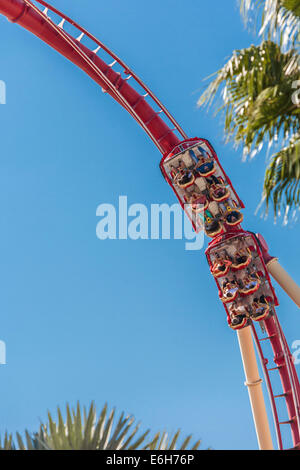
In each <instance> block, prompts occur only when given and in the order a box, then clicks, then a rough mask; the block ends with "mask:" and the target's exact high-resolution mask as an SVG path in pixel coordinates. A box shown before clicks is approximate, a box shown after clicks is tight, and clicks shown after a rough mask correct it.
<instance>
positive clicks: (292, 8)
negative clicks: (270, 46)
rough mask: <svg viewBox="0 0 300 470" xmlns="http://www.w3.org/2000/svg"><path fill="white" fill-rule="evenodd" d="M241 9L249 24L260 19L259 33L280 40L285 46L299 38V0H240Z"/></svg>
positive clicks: (245, 20)
mask: <svg viewBox="0 0 300 470" xmlns="http://www.w3.org/2000/svg"><path fill="white" fill-rule="evenodd" d="M240 10H241V14H242V17H243V19H244V22H245V23H246V24H247V25H249V24H250V25H251V24H253V23H255V25H256V23H257V22H258V21H260V22H261V26H260V29H259V35H261V36H262V37H264V38H267V37H268V38H272V39H274V40H275V41H276V40H278V41H279V42H280V44H281V45H282V47H283V48H287V47H289V46H290V45H291V44H292V45H294V44H295V42H296V41H297V39H299V29H300V4H299V0H240ZM255 29H256V26H255Z"/></svg>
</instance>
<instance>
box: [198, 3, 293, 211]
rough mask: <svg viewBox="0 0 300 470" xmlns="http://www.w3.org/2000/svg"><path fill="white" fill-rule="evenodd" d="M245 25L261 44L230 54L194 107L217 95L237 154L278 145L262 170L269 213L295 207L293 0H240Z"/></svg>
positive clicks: (226, 129)
mask: <svg viewBox="0 0 300 470" xmlns="http://www.w3.org/2000/svg"><path fill="white" fill-rule="evenodd" d="M240 6H241V13H242V16H243V18H244V20H245V22H246V24H253V23H254V22H255V23H256V22H258V21H259V22H261V28H260V30H259V33H258V34H259V36H260V37H261V41H262V42H261V44H259V45H251V46H250V47H249V48H247V49H241V50H236V51H234V52H233V54H232V57H231V58H230V59H229V60H228V62H227V63H226V64H225V65H224V67H222V68H221V69H220V70H218V71H217V72H216V73H215V74H214V76H215V77H214V79H213V80H212V81H211V83H210V84H209V86H208V87H207V89H206V90H205V91H204V93H203V94H202V95H201V97H200V99H199V101H198V104H199V106H202V105H208V106H209V105H210V104H211V103H212V102H213V100H214V99H215V98H216V95H217V93H218V92H220V95H221V96H220V99H221V106H220V107H219V108H218V109H217V112H224V114H225V125H224V128H225V134H226V136H227V141H228V140H233V141H234V143H235V145H236V146H239V145H243V146H244V149H243V156H244V158H247V157H248V156H249V155H250V157H253V156H254V155H256V154H257V153H258V152H260V151H261V149H262V147H263V145H264V144H267V145H268V149H270V147H271V146H272V145H274V144H276V145H279V143H280V145H281V148H280V149H279V150H278V151H277V152H275V153H274V154H273V155H272V156H271V158H270V162H269V164H268V166H267V169H266V174H265V181H264V187H263V200H264V201H265V203H266V211H267V209H268V206H269V205H270V203H272V205H273V208H274V213H275V216H276V215H280V214H281V211H282V209H284V210H285V215H286V216H288V214H289V212H291V209H294V210H295V209H296V210H298V209H299V208H300V188H299V178H300V124H299V113H300V100H299V90H297V88H298V89H300V80H299V79H300V75H299V72H300V56H299V49H298V48H297V46H298V45H299V44H298V40H299V38H300V29H299V26H300V4H299V0H258V1H257V0H256V1H254V0H240Z"/></svg>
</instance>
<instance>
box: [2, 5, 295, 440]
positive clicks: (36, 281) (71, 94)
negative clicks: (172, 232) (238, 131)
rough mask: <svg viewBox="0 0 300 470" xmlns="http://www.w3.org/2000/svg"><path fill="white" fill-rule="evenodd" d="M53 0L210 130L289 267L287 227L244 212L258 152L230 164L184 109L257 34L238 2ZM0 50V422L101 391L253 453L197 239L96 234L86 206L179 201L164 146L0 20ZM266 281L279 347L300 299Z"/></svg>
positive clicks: (27, 420)
mask: <svg viewBox="0 0 300 470" xmlns="http://www.w3.org/2000/svg"><path fill="white" fill-rule="evenodd" d="M53 5H54V6H56V7H57V8H59V9H61V10H62V11H64V12H65V13H66V14H68V15H69V16H71V17H72V18H73V19H74V20H76V21H78V22H79V23H80V24H82V25H83V26H84V27H86V28H87V29H89V30H90V31H91V32H92V33H93V34H95V35H96V36H98V37H99V39H101V40H102V41H103V42H104V43H106V44H107V45H108V46H109V47H111V49H112V50H113V51H115V52H116V53H117V54H118V55H119V56H120V57H121V58H122V59H123V60H124V61H125V62H127V63H128V64H129V65H130V66H132V67H133V68H134V69H135V71H136V73H137V74H139V75H140V76H141V78H142V79H143V80H144V81H145V82H146V83H147V84H148V85H149V86H150V88H151V89H152V90H153V91H154V92H155V93H156V94H157V95H158V97H159V98H161V100H162V101H163V103H164V104H165V105H166V106H167V107H168V108H169V110H170V111H171V112H172V113H173V114H174V115H175V116H176V118H177V120H178V121H179V122H180V124H181V125H182V126H183V128H184V129H185V130H186V132H187V133H188V134H189V136H191V137H194V136H200V137H205V138H207V139H208V140H210V141H211V142H212V144H213V146H214V147H215V149H216V151H217V153H218V155H219V158H220V160H221V161H222V164H223V166H224V168H225V171H227V172H228V174H229V175H230V178H231V179H232V182H233V184H234V185H235V188H236V190H237V191H238V193H239V195H240V197H241V198H242V199H243V201H244V203H245V205H246V209H245V222H244V224H243V226H244V228H247V229H249V230H251V231H256V232H260V233H262V234H263V235H264V236H265V238H266V239H267V241H268V243H269V245H270V251H271V253H272V254H276V255H277V256H279V258H280V260H281V262H282V264H283V265H284V267H286V269H287V270H288V271H289V273H290V274H291V275H292V276H293V277H294V278H295V279H299V268H298V260H299V227H298V226H297V225H294V226H287V227H283V226H281V225H280V224H277V225H274V224H273V220H272V218H271V217H270V218H269V219H268V220H263V219H261V218H259V217H258V216H255V214H254V212H255V209H256V207H257V205H258V203H259V201H260V195H261V186H262V181H263V175H264V168H265V162H266V155H265V153H264V152H262V153H261V154H260V155H259V156H258V157H256V158H255V159H254V160H252V161H251V162H249V163H242V161H241V151H240V150H238V151H236V150H234V149H233V148H232V146H231V145H225V144H224V135H223V130H222V125H221V123H220V119H219V117H214V116H213V113H207V112H206V111H205V110H202V109H200V110H199V109H197V106H196V101H197V98H198V96H199V93H200V92H201V90H203V89H204V86H205V85H204V83H203V78H204V77H207V76H208V75H209V74H211V73H212V72H214V71H215V70H217V69H218V68H219V67H220V66H221V65H222V64H223V63H224V61H225V60H226V57H228V56H229V55H230V54H231V52H232V50H233V49H238V48H242V47H247V46H248V45H250V44H251V43H253V42H255V41H256V38H255V37H254V36H252V35H251V34H249V33H248V32H247V31H246V30H245V29H244V27H243V25H242V21H241V19H240V15H239V11H238V7H237V3H236V0H230V1H226V2H223V1H221V0H218V1H217V2H199V1H198V2H196V1H193V2H192V1H185V2H183V1H182V0H181V1H179V0H177V1H176V0H175V1H174V0H172V1H171V0H164V1H163V2H162V1H159V0H153V1H152V2H151V6H149V2H145V1H142V2H141V1H138V0H128V1H127V2H124V1H121V0H115V1H114V2H106V4H104V3H103V2H99V1H96V0H85V1H84V2H83V1H82V0H72V1H70V0H53ZM0 57H1V62H0V79H1V80H4V81H5V82H6V85H7V104H6V105H5V106H3V105H1V106H0V120H1V121H0V122H1V143H0V148H1V171H0V187H1V191H0V195H1V214H0V218H1V246H2V253H1V269H0V283H1V296H0V311H1V323H0V339H1V340H3V341H5V342H6V345H7V365H5V366H1V368H0V377H1V379H0V381H1V387H0V402H1V407H0V432H1V434H2V435H3V432H4V431H5V430H6V429H7V430H9V431H11V432H15V431H16V430H19V431H23V430H24V429H25V428H28V429H29V430H30V431H34V430H36V429H37V427H38V425H39V420H40V419H42V420H43V419H45V418H46V412H47V410H48V409H49V410H50V411H51V412H53V413H55V409H56V406H57V405H60V406H64V404H65V403H66V402H67V401H68V402H70V403H71V404H72V405H75V403H76V401H77V400H80V402H81V403H82V404H85V405H88V404H89V403H90V401H91V400H95V402H96V404H97V407H98V409H100V407H101V406H102V405H103V404H104V402H105V401H107V402H108V404H109V406H110V407H112V406H116V407H117V409H118V410H119V411H121V410H125V411H127V412H129V413H133V414H134V415H135V416H136V418H137V419H138V420H141V421H142V423H143V426H144V428H145V427H150V428H151V429H152V430H153V431H157V430H167V431H170V432H172V431H175V429H177V428H178V427H180V428H181V429H182V431H183V434H188V433H192V434H193V435H194V437H195V439H198V438H200V439H202V443H203V444H202V447H203V448H205V447H208V446H212V447H213V448H216V449H255V448H257V443H256V437H255V432H254V427H253V424H252V417H251V411H250V405H249V402H248V395H247V390H246V389H245V387H244V386H243V382H244V376H243V370H242V364H241V359H240V356H239V349H238V344H237V339H236V335H235V333H233V332H232V331H231V330H230V329H229V328H228V326H227V324H226V320H225V311H224V309H223V307H222V305H221V303H220V302H219V300H218V298H217V293H216V289H215V284H214V281H213V279H212V278H211V277H210V275H209V270H208V267H207V264H206V261H205V257H204V252H203V250H202V251H199V252H195V251H194V252H193V251H190V252H189V251H186V250H185V247H184V241H183V240H152V241H151V240H138V241H132V240H107V241H100V240H99V239H98V238H97V237H96V224H97V222H98V219H97V218H96V208H97V206H98V205H99V204H101V203H113V204H115V203H116V202H117V201H118V197H119V195H126V196H127V197H128V202H129V204H131V203H143V204H146V205H147V206H150V204H151V203H163V202H166V203H169V204H172V203H174V202H175V198H174V195H173V193H172V192H171V191H170V188H169V187H168V185H167V184H166V183H164V180H163V179H162V177H161V174H160V171H159V168H158V164H159V160H160V154H159V152H158V151H157V149H156V148H155V147H154V146H153V144H152V142H151V141H150V140H149V139H148V138H147V136H146V135H144V133H143V131H142V130H141V129H140V128H139V127H138V126H137V125H136V123H135V122H134V121H133V120H132V118H131V117H130V116H129V115H127V113H126V112H125V111H124V110H123V109H122V108H121V107H120V106H119V105H118V104H117V103H115V102H114V101H113V100H112V99H111V98H110V97H109V96H108V95H103V93H102V92H101V90H100V89H99V88H98V87H97V86H96V84H95V83H94V82H92V81H91V80H90V79H89V78H88V77H87V76H85V75H84V73H83V72H81V71H80V70H79V69H77V68H76V67H75V66H74V65H72V64H71V63H69V62H67V61H66V60H65V59H64V58H63V57H61V56H59V55H58V54H57V53H56V52H55V51H53V50H51V49H50V48H49V47H48V46H47V45H45V44H43V43H42V42H41V41H39V40H38V39H37V38H35V37H34V36H33V35H31V34H30V33H28V32H27V31H25V30H22V29H21V28H20V27H18V26H16V25H14V24H10V23H8V22H7V21H6V19H5V18H3V17H1V18H0ZM206 243H207V241H206ZM275 285H276V284H275ZM277 293H278V297H279V299H280V307H279V309H278V315H279V318H280V320H281V322H282V325H283V328H284V331H285V334H286V336H287V339H288V343H289V344H290V345H291V344H292V343H293V341H295V340H297V339H300V331H299V312H298V309H297V307H296V306H295V305H294V304H293V303H292V302H291V300H290V299H288V298H287V296H286V295H285V294H284V293H283V292H282V291H281V289H280V288H278V289H277ZM297 368H298V372H299V365H298V366H297Z"/></svg>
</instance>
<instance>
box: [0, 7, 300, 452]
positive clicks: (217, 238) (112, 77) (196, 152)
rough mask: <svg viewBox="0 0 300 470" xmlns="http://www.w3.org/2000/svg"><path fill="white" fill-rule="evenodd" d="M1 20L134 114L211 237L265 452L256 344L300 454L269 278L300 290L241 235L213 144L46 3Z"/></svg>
mask: <svg viewBox="0 0 300 470" xmlns="http://www.w3.org/2000/svg"><path fill="white" fill-rule="evenodd" d="M0 13H1V14H2V15H4V16H6V17H7V19H8V20H9V21H10V22H12V23H17V24H18V25H20V26H21V27H23V28H25V29H27V30H28V31H30V32H31V33H33V34H34V35H36V36H37V37H39V38H40V39H41V40H42V41H44V42H45V43H47V44H48V45H49V46H50V47H52V48H53V49H55V50H56V51H57V52H59V53H60V54H62V55H63V56H64V57H66V58H67V59H68V60H69V61H71V62H73V63H74V64H75V65H76V66H78V67H79V68H80V69H82V70H83V71H84V72H85V73H86V74H87V75H89V76H90V77H91V78H92V79H93V80H94V81H95V82H96V83H97V84H98V85H99V86H100V87H101V88H102V91H103V92H104V93H107V94H109V95H110V96H111V97H112V98H114V99H115V100H116V101H117V102H118V103H119V104H120V105H121V106H123V108H125V109H126V111H128V113H129V114H130V115H131V116H132V117H133V118H134V119H135V120H136V122H137V123H138V124H139V125H140V126H141V127H142V129H143V130H144V131H145V132H146V133H147V134H148V136H149V137H150V138H151V140H152V141H153V143H154V144H155V145H156V147H157V148H158V150H159V151H160V153H161V154H162V159H161V162H160V169H161V172H162V175H163V177H164V178H165V180H166V181H167V183H168V184H169V185H170V187H171V188H172V190H173V192H174V194H175V196H176V197H177V199H178V201H179V203H180V204H181V206H182V208H183V210H184V211H185V212H186V214H187V216H188V217H189V219H190V221H191V223H192V225H193V227H194V230H195V231H196V232H199V231H201V230H204V232H205V234H206V235H207V236H208V237H210V238H211V242H210V243H209V245H208V248H207V250H206V257H207V261H208V264H209V268H210V271H211V274H212V276H213V277H214V279H215V282H216V286H217V290H218V295H219V298H220V302H221V303H222V304H223V306H224V308H225V312H226V317H227V323H228V325H229V327H230V328H231V329H232V330H235V331H236V332H237V335H238V340H239V344H240V348H241V354H242V359H243V364H244V369H245V374H246V385H247V386H248V391H249V396H250V401H251V406H252V412H253V417H254V422H255V427H256V433H257V437H258V443H259V447H260V448H261V449H272V448H273V443H272V439H271V434H270V429H269V423H268V418H267V412H266V407H265V403H264V397H263V394H262V387H261V382H262V380H261V378H260V377H259V375H258V369H257V364H256V362H255V354H254V348H253V341H252V338H254V342H255V345H256V350H257V352H258V355H259V357H260V361H261V366H262V370H263V374H264V378H265V383H266V386H267V390H268V395H269V399H270V406H271V410H272V414H273V420H274V429H275V432H276V437H277V447H278V449H280V450H283V449H290V448H293V449H300V385H299V380H298V377H297V373H296V370H295V366H294V363H293V358H292V355H291V352H290V350H289V347H288V345H287V341H286V339H285V336H284V334H283V331H282V328H281V326H280V323H279V320H278V317H277V314H276V307H277V306H278V300H277V297H276V294H275V291H274V288H273V286H272V283H271V279H270V274H272V275H273V277H274V278H275V279H276V280H277V281H278V282H279V283H280V284H281V286H282V287H283V288H284V289H285V290H286V292H287V294H288V295H289V296H290V297H291V298H292V299H293V300H294V301H295V303H296V304H297V305H298V306H300V294H299V287H298V286H297V285H296V284H295V283H294V281H293V280H292V279H291V278H289V276H288V274H287V273H285V271H284V270H283V268H281V266H280V265H279V263H278V260H277V258H274V257H272V256H270V255H269V253H268V247H267V244H266V242H265V241H264V239H263V237H262V236H261V235H259V234H255V233H252V232H248V231H245V230H243V228H242V226H241V223H242V221H243V213H242V210H243V208H244V207H245V206H244V204H243V202H242V201H241V200H240V198H239V196H238V195H237V193H236V191H235V189H234V187H233V184H232V182H231V181H230V179H229V177H228V176H227V174H226V173H225V171H224V169H223V167H222V165H221V163H220V161H219V158H218V156H217V154H216V152H215V150H214V149H213V147H212V145H211V144H210V143H209V142H208V141H207V140H206V139H203V138H199V137H196V138H189V137H188V135H187V134H186V133H185V132H184V131H183V129H182V128H181V127H180V125H179V124H178V123H177V121H176V120H175V119H174V117H173V116H172V115H171V114H170V113H169V112H168V110H167V109H166V108H165V107H164V105H163V104H162V103H161V102H160V101H159V100H158V98H157V97H156V96H155V95H154V94H153V93H152V92H151V90H150V89H149V88H148V87H147V86H146V85H145V84H144V83H143V82H142V80H141V79H140V78H139V77H137V76H136V74H135V73H134V72H133V70H132V69H131V68H129V67H128V66H127V65H126V64H125V63H124V62H123V61H122V60H121V59H120V58H119V57H117V55H116V54H114V53H113V52H112V51H110V50H109V48H108V47H106V46H105V45H104V44H103V43H102V42H101V41H99V40H98V39H97V38H96V37H95V36H93V35H92V34H91V33H89V32H88V31H87V30H86V29H84V28H83V27H81V26H80V25H79V24H77V23H76V22H75V21H73V20H72V19H70V18H69V17H68V16H66V15H64V14H63V13H61V12H60V11H58V10H57V9H56V8H54V7H53V6H51V5H49V4H48V3H47V2H45V1H43V0H35V1H31V0H0ZM85 38H88V39H89V44H90V43H91V42H92V43H93V44H94V48H93V49H91V48H90V47H87V46H86V45H85V44H84V41H85ZM102 51H103V52H104V53H105V56H106V57H110V60H109V61H104V60H103V59H102V58H101V53H102ZM116 68H117V69H118V70H119V71H117V70H116ZM140 90H142V93H141V92H140ZM157 109H158V110H157ZM266 343H269V345H270V346H271V348H270V351H271V352H272V353H271V354H269V355H268V357H267V354H266V352H265V351H264V344H266ZM276 373H277V374H279V378H280V383H281V388H282V390H281V391H280V393H277V394H275V393H274V391H273V389H274V386H273V375H272V374H276ZM278 400H284V401H285V404H286V414H287V416H286V419H284V420H280V419H279V412H278ZM283 426H288V427H289V429H290V441H289V442H288V443H285V442H284V439H283V432H282V428H283Z"/></svg>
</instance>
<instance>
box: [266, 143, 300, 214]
mask: <svg viewBox="0 0 300 470" xmlns="http://www.w3.org/2000/svg"><path fill="white" fill-rule="evenodd" d="M299 182H300V138H299V136H298V137H297V138H295V139H293V140H292V141H291V142H290V144H289V145H288V146H286V147H284V148H283V149H281V150H280V151H279V152H278V153H276V154H274V155H273V156H272V158H271V161H270V164H269V165H268V167H267V169H266V174H265V182H264V192H263V196H264V199H265V202H266V205H267V207H268V206H269V204H270V202H272V204H273V208H274V213H275V216H277V215H280V214H281V211H282V208H284V210H285V214H286V215H287V214H288V213H289V212H291V210H292V209H295V208H296V209H299V207H300V187H299Z"/></svg>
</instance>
